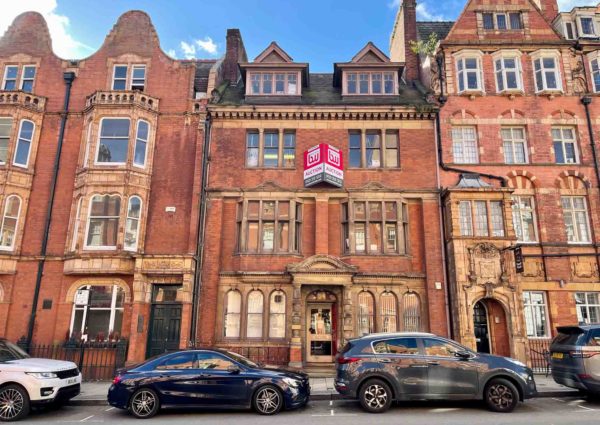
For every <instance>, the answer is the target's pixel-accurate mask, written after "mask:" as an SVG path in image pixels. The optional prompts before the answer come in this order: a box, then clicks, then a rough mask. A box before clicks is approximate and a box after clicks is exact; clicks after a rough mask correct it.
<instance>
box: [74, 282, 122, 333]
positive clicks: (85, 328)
mask: <svg viewBox="0 0 600 425" xmlns="http://www.w3.org/2000/svg"><path fill="white" fill-rule="evenodd" d="M124 301H125V291H124V290H123V288H121V287H120V286H118V285H109V286H89V285H88V286H82V287H81V288H79V289H78V290H77V292H76V293H75V299H74V300H73V315H72V316H71V337H72V338H75V339H81V340H84V341H107V340H118V339H119V338H120V336H121V325H122V323H123V303H124Z"/></svg>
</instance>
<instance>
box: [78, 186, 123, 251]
mask: <svg viewBox="0 0 600 425" xmlns="http://www.w3.org/2000/svg"><path fill="white" fill-rule="evenodd" d="M120 210H121V198H120V197H119V195H95V196H94V197H92V200H91V201H90V211H89V218H88V223H87V237H86V247H91V248H94V249H102V248H108V249H110V248H116V247H117V236H118V234H119V214H120Z"/></svg>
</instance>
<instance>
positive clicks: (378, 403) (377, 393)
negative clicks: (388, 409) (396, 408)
mask: <svg viewBox="0 0 600 425" xmlns="http://www.w3.org/2000/svg"><path fill="white" fill-rule="evenodd" d="M387 399H388V394H387V391H386V390H385V388H383V387H382V386H381V385H378V384H373V385H369V386H368V387H367V388H366V389H365V402H366V403H367V405H368V406H369V407H370V408H372V409H381V408H383V407H384V406H385V404H386V403H387Z"/></svg>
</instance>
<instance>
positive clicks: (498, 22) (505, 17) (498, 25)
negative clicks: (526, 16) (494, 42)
mask: <svg viewBox="0 0 600 425" xmlns="http://www.w3.org/2000/svg"><path fill="white" fill-rule="evenodd" d="M482 19H483V29H484V30H498V31H506V30H522V29H523V22H522V20H521V14H520V13H519V12H510V13H483V14H482Z"/></svg>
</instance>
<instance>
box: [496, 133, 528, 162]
mask: <svg viewBox="0 0 600 425" xmlns="http://www.w3.org/2000/svg"><path fill="white" fill-rule="evenodd" d="M500 134H501V136H502V146H503V150H504V162H506V163H507V164H526V163H527V143H526V141H525V129H524V128H523V127H503V128H502V129H500Z"/></svg>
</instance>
